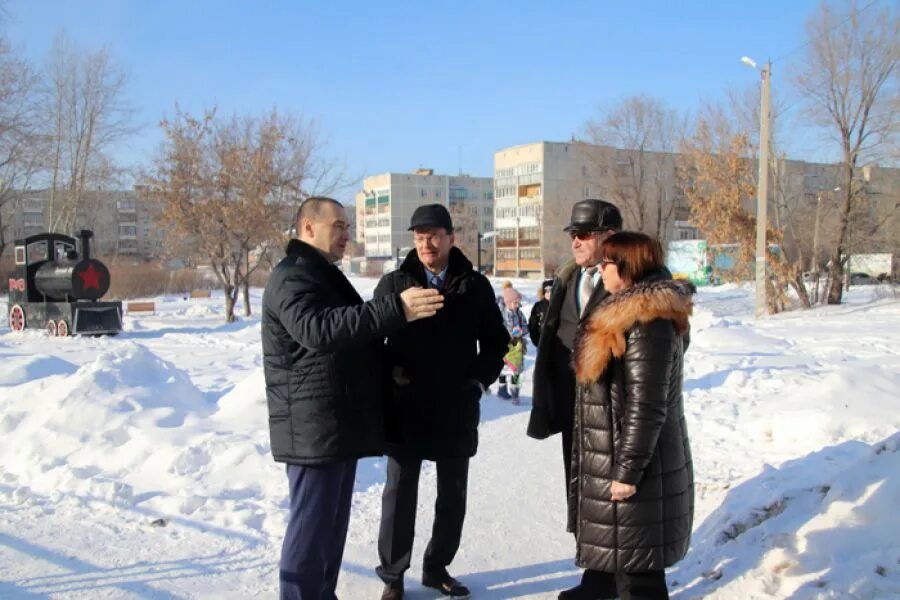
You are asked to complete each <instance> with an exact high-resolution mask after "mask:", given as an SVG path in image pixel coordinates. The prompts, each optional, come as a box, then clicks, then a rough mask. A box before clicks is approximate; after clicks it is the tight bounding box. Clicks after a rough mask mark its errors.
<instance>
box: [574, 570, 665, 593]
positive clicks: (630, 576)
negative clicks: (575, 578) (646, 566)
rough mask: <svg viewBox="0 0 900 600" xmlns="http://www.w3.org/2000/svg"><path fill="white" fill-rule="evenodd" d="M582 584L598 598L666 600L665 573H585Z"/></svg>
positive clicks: (662, 571)
mask: <svg viewBox="0 0 900 600" xmlns="http://www.w3.org/2000/svg"><path fill="white" fill-rule="evenodd" d="M582 583H583V584H586V585H588V586H589V587H590V588H591V590H592V591H593V592H594V593H596V594H597V597H598V598H617V597H618V598H621V600H667V599H668V597H669V590H668V588H667V587H666V572H665V571H664V570H662V569H660V570H659V571H644V572H641V573H605V572H603V571H592V570H588V571H585V573H584V577H582Z"/></svg>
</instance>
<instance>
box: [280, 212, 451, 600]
mask: <svg viewBox="0 0 900 600" xmlns="http://www.w3.org/2000/svg"><path fill="white" fill-rule="evenodd" d="M296 229H297V235H298V237H299V238H300V239H293V240H291V241H290V243H289V244H288V247H287V252H286V254H287V256H285V257H284V259H282V260H281V262H279V263H278V265H277V266H276V267H275V269H274V270H273V271H272V275H271V276H270V277H269V281H268V283H267V284H266V289H265V292H264V293H263V303H262V351H263V352H262V353H263V371H264V375H265V380H266V401H267V404H268V410H269V434H270V440H271V448H272V455H273V457H274V459H275V460H276V461H277V462H282V463H286V471H287V479H288V490H289V494H290V515H289V516H288V524H287V531H286V532H285V535H284V543H283V545H282V550H281V562H280V565H279V566H280V569H279V583H280V598H281V599H282V600H307V599H310V598H315V599H316V600H333V599H335V598H336V596H335V593H334V592H335V588H336V587H337V581H338V574H339V573H340V569H341V560H342V557H343V553H344V543H345V542H346V539H347V526H348V523H349V521H350V502H351V499H352V494H353V481H354V478H355V476H356V461H357V459H359V458H361V457H364V456H377V455H380V454H382V453H383V451H384V428H383V416H382V405H383V400H384V399H383V397H382V395H381V390H382V385H381V381H380V379H379V377H378V374H379V369H378V368H377V365H378V364H380V362H381V359H382V355H383V353H384V343H383V342H384V336H386V335H389V334H391V333H393V332H396V331H397V330H399V329H400V328H401V327H403V326H405V325H406V324H407V323H411V322H413V321H418V320H419V319H424V318H426V317H433V316H434V315H435V314H437V313H438V311H439V310H441V308H442V306H443V296H441V293H440V291H438V290H433V289H408V290H404V291H403V292H402V293H400V292H398V293H394V294H385V295H383V296H382V297H381V298H378V299H375V300H371V301H369V302H363V301H362V298H360V297H359V294H357V292H356V290H355V289H353V286H352V285H351V284H350V282H349V281H348V280H347V278H346V277H345V276H344V274H343V273H341V271H340V270H339V269H338V268H337V267H336V266H335V265H334V263H335V262H337V261H338V260H340V259H341V257H342V256H343V254H344V250H345V249H346V247H347V242H348V241H349V239H350V222H349V220H348V219H347V214H346V212H345V211H344V207H343V206H342V205H341V204H340V202H338V201H337V200H333V199H331V198H324V197H313V198H308V199H307V200H304V201H303V204H301V205H300V209H299V210H298V211H297V220H296ZM363 364H364V365H367V366H370V368H367V369H360V368H359V366H360V365H363Z"/></svg>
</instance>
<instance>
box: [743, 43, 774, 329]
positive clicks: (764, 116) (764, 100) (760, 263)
mask: <svg viewBox="0 0 900 600" xmlns="http://www.w3.org/2000/svg"><path fill="white" fill-rule="evenodd" d="M741 62H742V63H744V64H745V65H749V66H751V67H753V68H754V69H756V68H757V66H756V62H755V61H753V60H752V59H750V58H748V57H746V56H742V57H741ZM760 77H761V78H762V90H761V93H760V107H759V184H758V185H757V188H756V318H757V319H758V318H759V317H761V316H762V315H764V314H765V313H766V246H767V243H766V225H767V223H768V218H767V216H766V209H767V208H768V202H769V144H770V132H769V124H770V121H771V115H770V114H769V94H770V91H771V80H772V62H771V61H767V62H766V65H765V66H764V67H763V68H762V71H760Z"/></svg>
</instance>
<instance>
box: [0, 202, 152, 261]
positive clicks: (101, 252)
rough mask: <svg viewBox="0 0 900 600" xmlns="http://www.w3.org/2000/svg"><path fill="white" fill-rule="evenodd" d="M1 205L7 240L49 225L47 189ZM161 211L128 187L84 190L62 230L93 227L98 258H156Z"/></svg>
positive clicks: (33, 232)
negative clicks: (71, 223) (70, 220)
mask: <svg viewBox="0 0 900 600" xmlns="http://www.w3.org/2000/svg"><path fill="white" fill-rule="evenodd" d="M4 208H5V209H6V210H5V211H4V212H5V214H4V222H5V223H9V225H10V227H9V233H10V234H11V235H8V236H7V237H8V238H9V239H20V238H24V237H28V236H31V235H35V234H37V233H41V232H44V231H48V229H49V227H50V225H51V220H52V214H51V194H50V191H49V190H36V191H31V192H27V193H24V194H22V196H21V197H19V198H18V199H16V200H15V201H13V202H10V203H8V204H7V205H6V206H5V207H4ZM161 210H162V209H161V206H160V205H159V203H157V202H154V201H152V200H148V199H143V198H139V196H138V194H137V193H136V192H135V191H132V190H128V191H104V192H88V193H86V194H85V195H84V197H83V198H82V201H81V203H80V205H79V206H78V209H77V210H76V213H75V222H74V226H73V228H72V231H66V232H62V233H67V234H69V235H74V234H75V233H76V232H77V231H79V230H81V229H91V230H93V232H94V240H93V244H92V247H93V251H94V252H95V253H96V254H97V255H98V256H101V257H105V258H112V257H116V256H130V257H134V258H138V259H153V258H159V257H161V256H162V255H163V251H164V238H165V231H164V229H163V227H161V226H160V225H159V220H160V216H161Z"/></svg>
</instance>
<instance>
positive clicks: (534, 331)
mask: <svg viewBox="0 0 900 600" xmlns="http://www.w3.org/2000/svg"><path fill="white" fill-rule="evenodd" d="M549 307H550V301H549V300H538V301H537V302H535V303H534V306H532V307H531V314H530V315H528V337H530V338H531V343H532V344H534V345H535V346H537V345H538V344H539V343H540V341H541V327H542V326H543V325H544V319H545V318H546V317H547V309H548V308H549Z"/></svg>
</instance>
